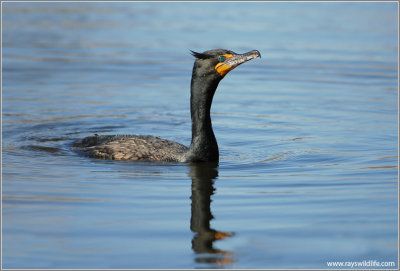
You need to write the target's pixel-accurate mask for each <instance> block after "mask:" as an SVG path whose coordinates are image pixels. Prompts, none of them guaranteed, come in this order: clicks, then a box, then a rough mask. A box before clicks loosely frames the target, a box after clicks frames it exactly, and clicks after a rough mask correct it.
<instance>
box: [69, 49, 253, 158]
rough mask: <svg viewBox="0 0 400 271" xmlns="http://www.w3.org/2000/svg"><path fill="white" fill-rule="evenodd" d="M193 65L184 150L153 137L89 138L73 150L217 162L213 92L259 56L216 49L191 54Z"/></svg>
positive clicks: (106, 155) (92, 154)
mask: <svg viewBox="0 0 400 271" xmlns="http://www.w3.org/2000/svg"><path fill="white" fill-rule="evenodd" d="M192 55H193V56H194V57H195V58H196V61H195V62H194V66H193V73H192V81H191V96H190V111H191V118H192V141H191V144H190V147H189V148H187V147H185V146H183V145H181V144H179V143H176V142H174V141H170V140H166V139H162V138H159V137H155V136H142V135H104V136H98V135H95V136H90V137H86V138H84V139H82V140H78V141H76V142H74V143H73V145H72V148H73V149H74V150H76V151H80V152H83V153H85V154H86V155H88V156H89V157H93V158H99V159H112V160H155V161H168V162H205V161H218V159H219V152H218V144H217V140H216V139H215V136H214V132H213V129H212V124H211V117H210V109H211V103H212V99H213V97H214V93H215V91H216V89H217V87H218V84H219V82H220V81H221V80H222V78H224V76H225V75H226V74H227V73H228V72H229V71H231V70H233V69H234V68H235V67H237V66H239V65H240V64H242V63H244V62H246V61H248V60H251V59H253V58H256V57H261V55H260V53H259V52H258V51H256V50H254V51H250V52H248V53H245V54H236V53H234V52H232V51H229V50H224V49H216V50H209V51H205V52H203V53H196V52H193V51H192Z"/></svg>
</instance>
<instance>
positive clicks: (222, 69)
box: [191, 49, 261, 80]
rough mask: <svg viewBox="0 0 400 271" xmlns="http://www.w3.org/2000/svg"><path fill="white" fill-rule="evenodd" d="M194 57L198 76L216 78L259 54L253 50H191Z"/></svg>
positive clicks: (222, 76) (219, 78) (220, 77)
mask: <svg viewBox="0 0 400 271" xmlns="http://www.w3.org/2000/svg"><path fill="white" fill-rule="evenodd" d="M191 52H192V55H193V56H194V57H195V58H196V61H195V64H194V69H195V70H196V73H197V75H198V76H199V77H204V76H207V77H213V78H215V79H217V80H221V79H222V78H224V76H225V75H226V74H228V73H229V72H230V71H231V70H233V69H234V68H236V67H237V66H239V65H241V64H243V63H245V62H247V61H249V60H251V59H254V58H257V57H261V54H260V52H259V51H257V50H253V51H250V52H247V53H244V54H237V53H235V52H232V51H230V50H225V49H215V50H208V51H205V52H203V53H197V52H194V51H191Z"/></svg>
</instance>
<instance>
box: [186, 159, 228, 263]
mask: <svg viewBox="0 0 400 271" xmlns="http://www.w3.org/2000/svg"><path fill="white" fill-rule="evenodd" d="M189 168H190V173H189V175H190V177H191V178H192V196H191V200H192V217H191V219H190V229H191V230H192V231H193V232H194V233H196V234H195V236H194V237H193V239H192V249H193V250H194V252H195V253H196V254H197V257H196V262H197V263H204V264H210V263H215V264H217V265H224V264H229V263H232V262H233V259H232V252H230V251H223V250H219V249H216V248H214V246H213V244H214V242H215V241H216V240H221V239H224V238H227V237H230V236H232V235H233V233H229V232H221V231H217V230H214V229H211V227H210V221H211V219H213V218H214V217H213V215H212V214H211V209H210V204H211V196H212V195H213V194H214V191H215V188H214V186H213V185H214V180H215V179H216V178H217V177H218V163H198V164H189Z"/></svg>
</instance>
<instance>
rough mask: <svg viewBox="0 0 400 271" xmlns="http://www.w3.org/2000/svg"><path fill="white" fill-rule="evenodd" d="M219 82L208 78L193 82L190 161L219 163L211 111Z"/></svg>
mask: <svg viewBox="0 0 400 271" xmlns="http://www.w3.org/2000/svg"><path fill="white" fill-rule="evenodd" d="M218 83H219V80H212V79H210V78H208V77H207V76H204V77H197V76H196V74H195V73H194V74H193V76H192V82H191V96H190V113H191V118H192V142H191V144H190V148H189V157H190V159H189V160H190V161H217V160H218V158H219V152H218V144H217V140H216V139H215V135H214V132H213V129H212V124H211V117H210V109H211V103H212V100H213V97H214V93H215V91H216V89H217V87H218Z"/></svg>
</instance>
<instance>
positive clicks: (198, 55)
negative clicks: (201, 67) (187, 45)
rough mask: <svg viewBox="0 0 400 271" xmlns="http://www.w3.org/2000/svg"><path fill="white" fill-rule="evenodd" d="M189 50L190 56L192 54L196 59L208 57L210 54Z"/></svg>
mask: <svg viewBox="0 0 400 271" xmlns="http://www.w3.org/2000/svg"><path fill="white" fill-rule="evenodd" d="M190 52H191V53H192V56H194V57H195V58H197V59H209V58H211V57H212V56H210V55H207V54H204V53H197V52H195V51H192V50H190Z"/></svg>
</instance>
